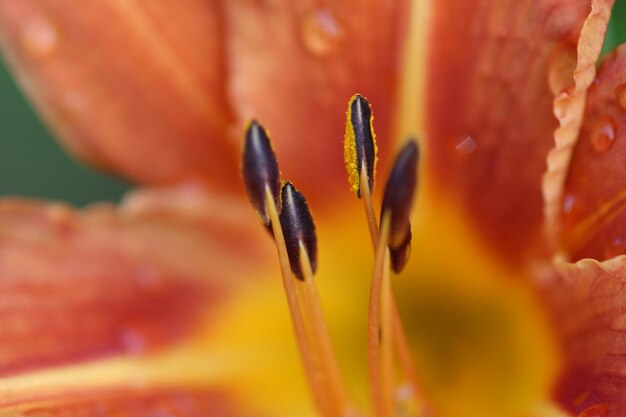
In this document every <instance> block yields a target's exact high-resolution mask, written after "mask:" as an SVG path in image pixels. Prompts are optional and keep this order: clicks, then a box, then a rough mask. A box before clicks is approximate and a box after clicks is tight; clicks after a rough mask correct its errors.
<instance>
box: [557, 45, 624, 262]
mask: <svg viewBox="0 0 626 417" xmlns="http://www.w3.org/2000/svg"><path fill="white" fill-rule="evenodd" d="M625 151H626V45H622V46H620V47H619V48H618V49H617V50H616V51H615V52H613V53H612V54H610V55H607V56H606V57H605V58H604V60H603V62H602V66H601V67H600V70H599V71H598V76H597V78H596V81H595V83H594V85H593V86H592V87H591V88H590V89H589V96H588V100H587V106H586V108H585V115H584V122H583V124H582V130H581V134H580V137H579V139H578V142H577V144H576V147H575V149H574V153H573V156H572V161H571V164H570V167H569V171H568V176H567V182H566V184H565V194H564V195H565V197H564V199H563V201H562V213H561V215H562V221H563V233H564V235H563V245H564V248H565V250H566V251H567V252H568V253H569V254H570V255H571V257H572V258H573V259H581V258H583V257H591V258H595V259H599V260H602V259H608V258H611V257H613V256H617V255H619V254H622V253H625V252H626V240H624V238H625V237H626V228H625V227H624V216H625V215H626V211H625V210H624V208H625V205H624V202H625V200H624V198H625V197H624V196H625V195H624V184H626V171H625V170H624V158H623V155H624V152H625Z"/></svg>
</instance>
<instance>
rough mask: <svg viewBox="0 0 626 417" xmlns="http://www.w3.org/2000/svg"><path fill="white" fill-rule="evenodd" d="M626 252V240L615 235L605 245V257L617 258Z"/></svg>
mask: <svg viewBox="0 0 626 417" xmlns="http://www.w3.org/2000/svg"><path fill="white" fill-rule="evenodd" d="M625 253H626V240H624V238H622V237H614V238H613V239H611V240H610V241H609V242H608V243H607V244H606V245H605V246H604V259H611V258H615V257H616V256H619V255H623V254H625Z"/></svg>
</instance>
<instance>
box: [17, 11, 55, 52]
mask: <svg viewBox="0 0 626 417" xmlns="http://www.w3.org/2000/svg"><path fill="white" fill-rule="evenodd" d="M20 42H21V45H22V48H23V50H24V52H25V53H26V54H27V55H29V56H30V57H32V58H45V57H48V56H50V55H52V54H53V53H54V51H55V50H56V49H57V46H58V43H59V34H58V32H57V30H56V29H55V27H54V25H53V24H52V23H51V22H50V20H48V19H47V18H45V17H43V16H33V17H31V18H29V19H28V20H27V21H26V22H25V23H24V24H23V25H22V28H21V32H20Z"/></svg>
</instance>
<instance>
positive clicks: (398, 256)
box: [389, 223, 412, 274]
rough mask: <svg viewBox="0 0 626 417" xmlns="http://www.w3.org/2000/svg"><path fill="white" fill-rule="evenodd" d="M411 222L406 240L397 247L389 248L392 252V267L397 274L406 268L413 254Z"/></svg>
mask: <svg viewBox="0 0 626 417" xmlns="http://www.w3.org/2000/svg"><path fill="white" fill-rule="evenodd" d="M411 237H412V234H411V223H409V232H408V233H407V234H406V237H405V238H404V242H402V244H401V245H400V246H398V247H397V248H389V251H390V252H391V269H393V272H395V273H396V274H399V273H400V272H402V270H403V269H404V267H405V265H406V263H407V262H408V261H409V256H410V255H411Z"/></svg>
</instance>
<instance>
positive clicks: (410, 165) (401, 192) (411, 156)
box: [381, 140, 419, 249]
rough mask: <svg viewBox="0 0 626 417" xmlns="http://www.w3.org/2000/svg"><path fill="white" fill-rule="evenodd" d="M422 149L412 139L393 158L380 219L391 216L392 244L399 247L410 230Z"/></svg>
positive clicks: (392, 246) (390, 234)
mask: <svg viewBox="0 0 626 417" xmlns="http://www.w3.org/2000/svg"><path fill="white" fill-rule="evenodd" d="M418 159H419V150H418V148H417V143H415V141H414V140H409V141H408V142H407V143H406V145H404V147H403V148H402V149H401V150H400V152H399V153H398V156H396V160H395V161H394V164H393V168H392V169H391V175H389V179H388V180H387V185H386V186H385V195H384V197H383V205H382V209H381V221H382V219H383V218H384V217H385V216H389V217H390V219H389V227H390V229H389V247H390V248H392V249H397V248H399V247H400V246H401V245H402V244H403V242H404V241H405V239H406V236H407V234H408V233H409V232H410V229H411V224H410V223H409V216H410V214H411V208H412V206H413V198H414V196H415V188H416V186H417V163H418Z"/></svg>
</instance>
